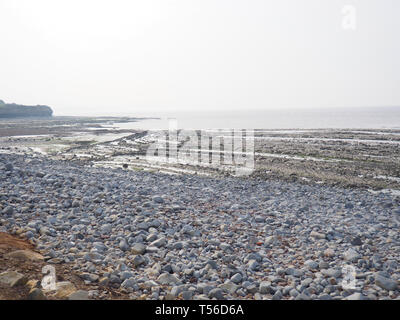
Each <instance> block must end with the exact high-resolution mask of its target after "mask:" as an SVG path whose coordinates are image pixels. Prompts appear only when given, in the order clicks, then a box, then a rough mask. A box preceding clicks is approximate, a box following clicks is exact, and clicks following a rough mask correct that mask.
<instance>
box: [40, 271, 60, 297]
mask: <svg viewBox="0 0 400 320" xmlns="http://www.w3.org/2000/svg"><path fill="white" fill-rule="evenodd" d="M42 273H43V274H45V276H44V277H43V279H42V282H41V285H42V288H43V289H44V290H49V291H54V290H56V289H57V286H56V279H57V278H56V269H55V268H54V267H53V266H51V265H46V266H44V267H43V268H42Z"/></svg>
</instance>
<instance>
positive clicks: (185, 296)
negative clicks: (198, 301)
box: [182, 290, 193, 300]
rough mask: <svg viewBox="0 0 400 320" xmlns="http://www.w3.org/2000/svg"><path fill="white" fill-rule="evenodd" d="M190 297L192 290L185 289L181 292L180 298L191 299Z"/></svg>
mask: <svg viewBox="0 0 400 320" xmlns="http://www.w3.org/2000/svg"><path fill="white" fill-rule="evenodd" d="M192 297H193V291H189V290H186V291H183V292H182V299H183V300H191V299H192Z"/></svg>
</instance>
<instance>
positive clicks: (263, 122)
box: [121, 107, 400, 129]
mask: <svg viewBox="0 0 400 320" xmlns="http://www.w3.org/2000/svg"><path fill="white" fill-rule="evenodd" d="M125 115H126V116H137V114H125ZM143 116H150V115H144V114H143ZM151 116H153V117H160V118H161V119H160V120H153V119H151V120H143V121H140V122H136V123H129V124H126V127H127V128H133V129H168V127H169V124H170V122H169V121H170V120H171V119H174V120H175V121H176V124H177V127H178V128H179V129H212V128H232V129H327V128H352V129H355V128H358V129H367V128H369V129H400V107H376V108H338V109H321V110H312V109H302V110H300V109H296V110H265V111H260V110H257V111H254V110H248V111H236V110H235V111H230V112H176V113H158V114H152V115H151ZM121 125H122V126H124V125H123V124H121Z"/></svg>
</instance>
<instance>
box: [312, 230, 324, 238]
mask: <svg viewBox="0 0 400 320" xmlns="http://www.w3.org/2000/svg"><path fill="white" fill-rule="evenodd" d="M310 237H312V238H315V239H325V238H326V235H325V234H324V233H320V232H316V231H311V233H310Z"/></svg>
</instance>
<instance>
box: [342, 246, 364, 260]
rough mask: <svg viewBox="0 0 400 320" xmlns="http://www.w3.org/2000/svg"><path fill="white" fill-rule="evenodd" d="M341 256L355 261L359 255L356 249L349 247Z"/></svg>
mask: <svg viewBox="0 0 400 320" xmlns="http://www.w3.org/2000/svg"><path fill="white" fill-rule="evenodd" d="M343 257H344V259H345V260H346V261H349V262H355V261H357V260H358V259H360V257H361V256H360V254H359V253H358V252H357V251H356V250H354V249H353V248H350V249H348V250H347V251H346V252H345V253H344V255H343Z"/></svg>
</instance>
